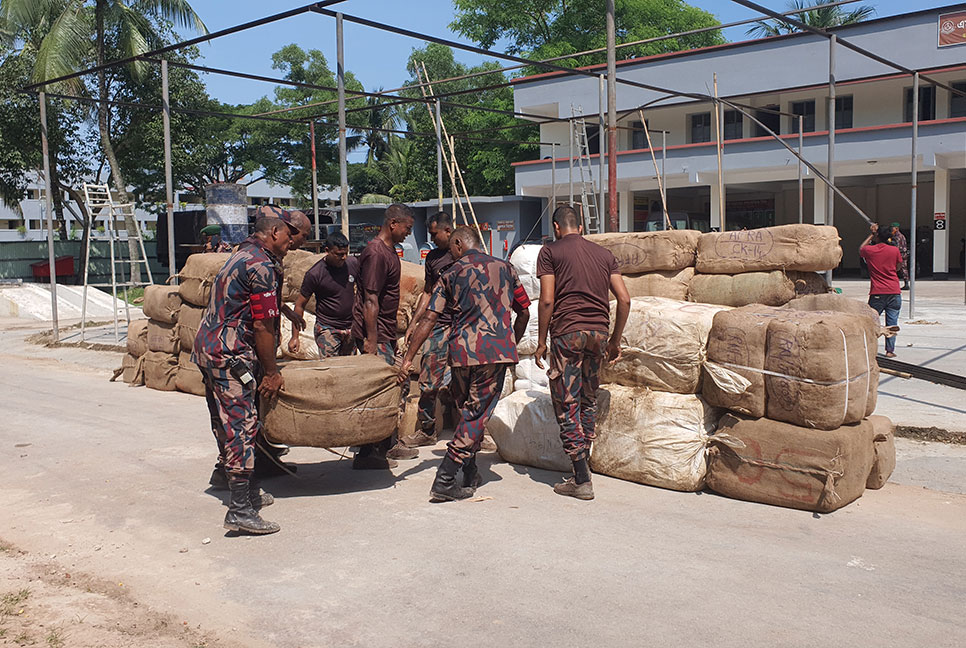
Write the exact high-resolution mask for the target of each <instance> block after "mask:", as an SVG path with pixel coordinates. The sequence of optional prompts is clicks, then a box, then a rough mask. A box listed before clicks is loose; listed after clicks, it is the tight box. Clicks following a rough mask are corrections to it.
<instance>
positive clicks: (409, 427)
mask: <svg viewBox="0 0 966 648" xmlns="http://www.w3.org/2000/svg"><path fill="white" fill-rule="evenodd" d="M419 396H420V393H419V381H418V380H412V381H410V387H409V396H407V397H406V402H405V404H404V406H403V408H402V411H401V412H400V413H399V424H398V427H397V430H398V433H399V438H400V439H402V438H405V437H408V436H410V435H411V434H413V433H414V432H415V431H416V430H418V429H419ZM445 410H446V407H445V406H444V405H443V401H442V399H440V398H438V397H437V399H436V408H435V415H434V416H435V418H436V426H435V430H436V434H437V437H438V435H439V433H440V432H442V430H443V419H444V418H445V416H446V411H445Z"/></svg>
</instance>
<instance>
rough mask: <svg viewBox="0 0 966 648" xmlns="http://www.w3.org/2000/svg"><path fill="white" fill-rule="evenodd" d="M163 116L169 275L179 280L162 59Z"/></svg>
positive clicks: (167, 100)
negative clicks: (175, 250)
mask: <svg viewBox="0 0 966 648" xmlns="http://www.w3.org/2000/svg"><path fill="white" fill-rule="evenodd" d="M161 116H162V122H163V126H164V200H165V211H166V213H167V216H168V276H169V277H170V281H171V282H173V283H177V282H178V264H177V262H176V261H175V256H174V172H173V171H172V170H171V98H170V96H169V94H168V61H167V60H166V59H161Z"/></svg>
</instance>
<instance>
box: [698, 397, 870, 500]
mask: <svg viewBox="0 0 966 648" xmlns="http://www.w3.org/2000/svg"><path fill="white" fill-rule="evenodd" d="M871 439H872V425H871V424H870V423H869V422H868V421H862V422H861V423H857V424H854V425H847V426H844V427H840V428H837V429H834V430H812V429H806V428H802V427H798V426H795V425H789V424H788V423H780V422H778V421H771V420H769V419H746V418H741V417H738V416H735V415H734V414H726V415H725V416H724V417H723V418H722V419H721V422H720V423H719V425H718V431H717V432H716V433H715V434H714V436H712V437H711V446H710V449H709V452H708V457H709V460H708V479H707V484H708V488H710V489H711V490H713V491H714V492H716V493H719V494H721V495H725V496H727V497H733V498H735V499H742V500H748V501H751V502H761V503H763V504H773V505H775V506H785V507H788V508H795V509H803V510H806V511H817V512H819V513H829V512H831V511H834V510H836V509H839V508H842V507H843V506H845V505H846V504H849V503H850V502H853V501H855V500H857V499H858V498H859V497H861V496H862V493H863V492H864V490H865V483H866V479H867V478H868V476H869V471H870V470H871V469H872V461H873V450H872V443H871Z"/></svg>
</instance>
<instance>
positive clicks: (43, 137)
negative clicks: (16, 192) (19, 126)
mask: <svg viewBox="0 0 966 648" xmlns="http://www.w3.org/2000/svg"><path fill="white" fill-rule="evenodd" d="M40 148H41V150H42V152H43V155H44V203H45V206H46V207H47V219H46V220H47V262H48V263H49V264H50V314H51V320H52V323H53V327H54V342H60V327H59V326H58V317H57V263H56V261H57V259H56V255H55V254H54V215H53V211H54V205H53V201H52V199H51V195H52V194H51V192H52V191H53V190H54V188H53V187H52V186H51V182H50V149H49V148H48V145H47V96H46V93H44V92H41V93H40ZM91 218H92V219H93V218H94V215H93V214H91ZM92 222H93V221H92Z"/></svg>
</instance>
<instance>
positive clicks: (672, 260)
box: [586, 230, 701, 274]
mask: <svg viewBox="0 0 966 648" xmlns="http://www.w3.org/2000/svg"><path fill="white" fill-rule="evenodd" d="M700 236H701V232H698V231H697V230H666V231H659V232H613V233H610V234H590V235H588V236H587V237H586V238H587V240H588V241H593V242H594V243H596V244H597V245H600V246H601V247H605V248H607V249H608V250H610V251H611V253H612V254H613V255H614V257H615V258H616V259H617V267H618V268H619V269H620V271H621V272H622V273H625V274H637V273H641V272H655V271H658V270H681V269H683V268H688V267H691V266H693V265H694V260H695V253H696V250H697V245H698V239H699V238H700Z"/></svg>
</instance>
